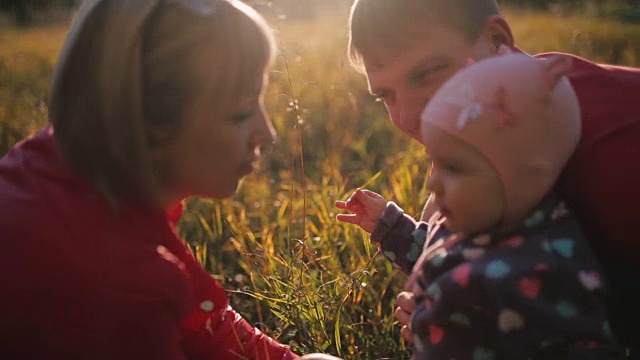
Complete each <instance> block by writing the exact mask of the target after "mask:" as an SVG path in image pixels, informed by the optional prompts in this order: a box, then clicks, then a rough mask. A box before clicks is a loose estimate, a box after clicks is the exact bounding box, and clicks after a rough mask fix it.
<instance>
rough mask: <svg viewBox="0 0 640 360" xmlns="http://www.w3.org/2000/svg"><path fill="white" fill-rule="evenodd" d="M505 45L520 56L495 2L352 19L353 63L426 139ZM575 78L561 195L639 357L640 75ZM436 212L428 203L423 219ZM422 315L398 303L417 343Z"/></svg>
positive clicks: (370, 9) (377, 12)
mask: <svg viewBox="0 0 640 360" xmlns="http://www.w3.org/2000/svg"><path fill="white" fill-rule="evenodd" d="M501 45H506V46H508V47H510V48H512V49H514V50H516V51H519V50H518V49H517V48H516V47H515V43H514V38H513V35H512V33H511V29H510V27H509V24H508V23H507V21H506V20H505V19H504V18H503V17H502V16H501V15H500V12H499V9H498V7H497V5H496V3H495V0H397V1H388V0H356V1H355V3H354V5H353V7H352V11H351V18H350V42H349V55H350V57H351V60H352V63H353V64H354V66H355V67H356V68H357V69H359V70H360V71H362V72H364V73H365V74H366V76H367V80H368V82H369V89H370V91H371V93H372V94H373V95H374V96H376V97H378V98H379V99H381V100H382V101H383V102H384V104H385V105H386V108H387V110H388V112H389V115H390V117H391V120H392V121H393V122H394V124H395V125H396V126H397V127H398V128H399V129H400V130H402V131H403V132H404V133H406V134H407V135H409V136H410V137H411V138H418V136H419V128H420V121H419V119H420V114H421V112H422V110H423V108H424V106H425V104H426V103H427V102H428V101H429V99H430V98H431V97H432V96H433V95H434V93H435V92H436V91H437V90H438V88H439V87H440V86H441V85H442V84H443V83H444V82H445V81H446V80H447V79H448V78H450V77H451V76H452V75H453V74H454V73H455V72H456V71H458V70H459V69H460V68H461V67H462V66H465V65H466V64H467V63H468V60H469V59H473V60H480V59H483V58H486V57H490V56H495V55H497V53H498V50H499V49H500V47H501ZM537 56H539V57H545V56H548V55H537ZM568 77H569V79H570V81H571V84H572V85H573V87H574V89H575V91H576V94H577V95H578V98H579V101H580V106H581V109H582V137H581V140H580V144H579V146H578V148H577V150H576V152H575V154H574V156H573V159H572V160H571V161H570V162H569V164H568V166H567V167H566V169H565V173H564V176H563V178H562V179H561V181H560V182H559V184H558V187H559V190H560V191H561V194H562V195H563V196H564V197H565V199H566V200H567V201H568V203H569V204H570V206H571V207H572V208H573V210H574V211H575V212H576V214H577V215H578V216H579V218H580V221H581V223H582V225H583V227H584V230H585V232H586V234H587V237H588V238H589V241H590V242H591V245H592V246H593V249H594V251H595V252H596V253H597V254H598V256H599V258H600V261H601V262H602V264H603V267H604V270H605V273H606V275H607V281H608V284H609V286H610V297H609V299H608V303H609V312H610V316H611V322H612V326H613V329H614V331H615V333H616V335H617V336H618V338H619V340H620V341H621V342H622V343H623V344H624V345H626V346H628V347H629V348H630V349H631V358H637V357H639V356H640V354H638V351H639V350H640V311H638V310H636V309H635V306H636V304H638V303H640V259H638V256H637V255H638V254H640V240H639V239H637V235H636V234H637V232H638V230H640V227H638V226H637V225H636V224H637V223H640V208H639V207H637V205H636V204H640V187H639V185H640V167H638V166H637V164H638V162H639V161H638V160H637V159H640V108H638V107H637V106H635V105H636V102H638V100H640V69H635V68H625V67H617V66H610V65H598V64H594V63H592V62H589V61H587V60H585V59H581V58H578V57H573V69H572V71H571V72H570V73H569V74H568ZM432 212H433V209H432V206H431V205H430V203H429V202H427V205H426V206H425V212H424V214H423V218H428V217H429V216H430V214H431V213H432ZM414 307H415V303H414V301H413V298H412V294H411V293H410V292H409V291H407V292H403V293H401V294H400V295H399V296H398V309H397V310H396V316H397V318H398V320H399V321H400V323H402V324H403V325H404V327H403V329H402V334H403V337H404V338H405V339H407V340H409V341H411V337H410V331H409V329H408V327H407V326H408V324H409V317H410V314H411V312H412V311H413V308H414Z"/></svg>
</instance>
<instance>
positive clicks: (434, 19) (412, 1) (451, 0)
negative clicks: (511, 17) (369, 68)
mask: <svg viewBox="0 0 640 360" xmlns="http://www.w3.org/2000/svg"><path fill="white" fill-rule="evenodd" d="M498 14H500V10H499V9H498V5H497V4H496V1H495V0H355V2H354V3H353V6H352V7H351V16H350V18H349V59H350V60H351V63H352V64H353V65H354V67H356V68H357V69H359V70H362V68H363V59H364V58H369V55H371V53H372V52H376V51H379V50H382V49H384V51H386V52H393V51H395V50H397V49H398V47H399V46H403V45H405V44H406V43H407V42H411V41H414V40H415V38H416V37H417V36H420V25H421V24H424V23H428V22H430V23H435V24H439V25H442V26H447V27H450V28H451V29H453V30H457V31H460V33H462V34H463V35H464V36H465V37H466V38H467V39H469V41H471V42H474V41H475V40H477V39H478V37H479V36H480V31H481V29H482V27H483V26H484V24H485V23H486V21H487V19H488V18H489V17H490V16H492V15H498Z"/></svg>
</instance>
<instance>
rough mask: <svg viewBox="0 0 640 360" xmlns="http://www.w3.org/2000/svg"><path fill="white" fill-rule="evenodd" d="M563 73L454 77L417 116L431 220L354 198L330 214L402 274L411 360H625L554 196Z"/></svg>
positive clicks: (556, 66) (556, 60)
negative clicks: (409, 309) (366, 238)
mask: <svg viewBox="0 0 640 360" xmlns="http://www.w3.org/2000/svg"><path fill="white" fill-rule="evenodd" d="M570 67H571V61H570V59H568V58H566V57H562V56H556V57H552V58H549V59H547V60H539V59H535V58H532V57H529V56H527V55H524V54H512V53H509V54H506V55H503V56H499V57H495V58H491V59H487V60H483V61H480V62H478V63H475V64H471V65H470V66H468V67H466V68H464V69H463V70H461V71H460V72H458V73H457V74H456V75H454V76H453V77H452V78H451V79H450V80H449V81H448V82H447V83H445V84H444V85H443V86H442V88H441V89H440V90H439V91H438V92H437V93H436V94H435V95H434V97H433V98H432V99H431V101H430V102H429V104H428V105H427V107H426V108H425V110H424V111H423V113H422V116H421V140H422V143H423V145H424V146H425V148H426V150H427V151H428V153H429V155H430V158H431V160H432V164H431V172H430V174H429V179H428V182H427V185H428V187H429V188H430V190H431V192H432V193H433V194H434V197H435V205H436V206H437V208H438V211H437V212H436V213H435V214H434V215H433V216H432V217H431V219H430V220H429V221H428V222H427V223H423V222H420V223H416V222H415V221H414V220H413V219H412V218H411V217H409V216H407V215H404V214H403V211H402V210H401V209H400V208H399V207H398V206H397V205H396V204H394V203H393V202H387V201H386V200H385V199H384V198H382V196H380V195H378V194H376V193H373V192H370V191H367V190H358V191H356V193H355V194H354V195H353V196H351V198H350V199H349V200H347V201H345V202H341V201H339V202H336V206H337V207H339V208H341V209H345V210H348V211H350V212H352V214H341V215H339V216H338V219H339V220H341V221H345V222H349V223H354V224H357V225H360V226H361V227H362V228H363V229H365V230H367V231H369V232H370V233H371V240H372V241H373V242H374V243H376V244H378V246H379V247H380V248H381V249H382V251H383V253H384V254H385V256H386V257H387V258H389V259H390V260H391V261H393V262H394V263H396V264H397V265H398V266H399V267H400V268H401V269H403V270H404V271H405V272H407V273H409V272H411V271H412V269H413V273H412V276H411V280H410V287H411V288H412V289H413V292H414V294H415V296H416V299H417V308H416V310H415V311H414V313H413V315H412V318H411V331H412V333H413V337H414V358H415V359H430V360H433V359H452V358H455V359H504V358H508V359H530V358H544V359H548V358H554V359H574V358H575V359H585V358H589V359H595V358H597V359H601V358H602V359H605V358H606V359H610V358H616V357H619V352H618V347H617V345H616V343H615V341H614V339H613V336H612V334H611V331H610V328H609V324H608V321H607V314H606V311H605V306H604V300H603V297H604V292H603V291H604V288H603V279H602V276H601V274H600V268H599V266H598V264H597V261H596V260H595V258H594V256H593V254H592V252H591V250H590V248H589V246H588V243H587V241H586V240H585V238H584V236H583V234H582V232H581V229H580V227H579V225H578V223H577V222H576V220H575V219H574V217H573V215H572V214H571V212H570V211H569V209H567V207H566V206H565V204H564V203H563V201H562V200H561V199H559V198H558V196H557V195H556V194H555V193H554V191H553V186H554V184H555V182H556V181H557V180H558V178H559V177H560V174H561V172H562V169H563V167H564V166H565V164H566V162H567V161H568V159H569V158H570V157H571V154H572V152H573V151H574V149H575V147H576V146H577V143H578V140H579V137H580V126H581V125H580V124H581V121H580V108H579V104H578V101H577V98H576V95H575V93H574V92H573V89H572V87H571V85H570V84H569V82H568V81H567V80H566V78H564V74H565V73H566V72H567V71H568V70H569V68H570Z"/></svg>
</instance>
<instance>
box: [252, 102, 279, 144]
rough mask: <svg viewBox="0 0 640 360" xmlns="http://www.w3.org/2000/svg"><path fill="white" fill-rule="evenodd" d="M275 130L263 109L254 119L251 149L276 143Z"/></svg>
mask: <svg viewBox="0 0 640 360" xmlns="http://www.w3.org/2000/svg"><path fill="white" fill-rule="evenodd" d="M276 138H277V135H276V130H275V128H274V127H273V123H272V122H271V119H270V118H269V114H267V112H266V111H265V110H264V109H261V110H260V114H259V115H258V116H257V118H256V125H255V127H254V130H253V134H252V142H251V146H252V147H264V146H270V145H272V144H273V143H274V142H275V141H276Z"/></svg>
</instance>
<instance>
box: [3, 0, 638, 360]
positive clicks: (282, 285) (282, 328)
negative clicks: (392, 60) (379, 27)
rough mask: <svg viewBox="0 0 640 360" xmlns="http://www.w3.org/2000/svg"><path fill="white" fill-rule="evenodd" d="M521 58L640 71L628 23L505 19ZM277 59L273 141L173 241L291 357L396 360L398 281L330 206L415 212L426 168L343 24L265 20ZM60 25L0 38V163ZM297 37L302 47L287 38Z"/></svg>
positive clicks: (28, 116) (23, 119)
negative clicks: (379, 198)
mask: <svg viewBox="0 0 640 360" xmlns="http://www.w3.org/2000/svg"><path fill="white" fill-rule="evenodd" d="M506 16H507V19H508V20H509V21H510V22H511V24H512V26H513V30H514V34H515V37H516V39H517V40H518V45H519V46H520V47H521V48H522V49H524V50H525V51H528V52H532V53H537V52H544V51H552V50H556V51H567V52H572V53H576V54H578V55H582V56H585V57H588V58H591V59H594V60H596V61H602V62H614V63H619V64H626V65H639V64H640V47H638V46H637V44H640V26H638V25H623V24H620V23H619V22H615V21H605V20H593V19H588V18H586V17H580V16H564V15H563V16H560V15H553V14H546V13H534V12H525V11H516V10H510V11H507V12H506ZM272 24H273V25H274V27H275V28H276V29H277V36H278V39H279V43H280V49H281V54H280V56H278V59H277V63H276V66H275V69H274V71H273V72H272V74H271V80H272V81H271V84H270V86H269V91H268V95H267V105H268V108H269V111H270V113H271V115H272V119H273V121H274V123H275V126H276V128H277V130H278V134H279V141H278V143H277V144H276V146H275V147H274V148H273V149H272V150H271V152H270V153H269V154H268V156H267V157H266V158H265V159H264V160H265V161H263V163H262V169H261V170H260V171H258V172H256V173H254V174H252V175H251V176H249V177H248V178H247V179H245V181H244V183H243V186H242V187H241V189H240V191H239V192H238V194H237V195H236V196H235V197H234V198H232V199H228V200H225V201H210V200H195V199H194V200H190V201H189V202H188V204H187V205H188V206H187V210H186V213H185V215H184V217H183V219H182V222H181V226H180V231H181V234H182V236H183V237H184V238H185V239H186V240H187V241H189V243H191V244H192V245H193V247H194V249H195V250H196V254H197V256H198V258H199V259H200V260H201V261H202V262H203V263H205V264H206V266H207V267H208V268H209V269H210V270H211V273H212V274H213V275H214V276H215V277H216V278H217V279H218V280H220V281H221V282H222V283H224V286H225V287H226V288H227V289H228V290H229V291H230V295H231V298H232V304H233V305H234V307H235V308H236V309H237V310H239V311H240V312H241V313H242V314H244V315H245V316H246V317H247V318H248V319H249V320H250V321H251V322H252V323H254V324H256V325H257V326H259V327H260V328H262V329H264V330H265V331H266V332H267V333H269V334H270V335H272V336H274V337H277V338H279V339H280V341H282V342H284V343H286V344H290V345H291V346H292V348H293V349H294V350H296V351H298V352H300V353H306V352H315V351H318V352H329V353H332V354H335V355H341V356H343V357H345V358H347V359H381V358H391V359H402V358H408V348H407V347H406V346H405V344H404V343H403V342H401V341H400V340H399V328H398V326H397V325H396V324H395V323H394V318H393V308H394V299H395V295H396V294H397V293H398V292H399V291H400V289H401V288H402V285H403V282H404V280H405V279H406V277H405V276H404V275H403V274H401V273H399V272H398V271H397V270H394V269H393V268H392V267H391V265H390V264H389V263H388V262H387V261H385V260H384V259H383V257H382V256H379V255H377V254H376V248H375V247H373V246H371V245H370V244H369V243H368V238H367V236H366V234H364V233H362V232H361V231H359V230H357V229H356V228H355V227H351V226H345V225H343V224H339V223H337V222H336V221H335V213H336V209H335V208H334V207H333V202H334V201H335V200H336V199H344V198H345V197H346V196H348V194H349V193H351V192H352V191H353V189H354V188H356V187H365V186H366V187H368V188H370V189H372V190H375V191H378V192H380V193H382V194H383V195H385V196H386V197H387V198H388V199H393V200H395V201H396V202H397V203H398V204H400V205H401V206H402V207H403V208H405V209H406V211H407V213H409V214H418V212H419V209H420V207H421V204H422V202H423V201H424V199H425V198H426V196H427V190H426V188H425V184H424V174H425V172H426V169H427V165H428V159H427V157H426V154H424V152H423V151H422V150H421V149H420V147H418V146H417V145H416V144H414V143H412V142H409V141H408V140H407V139H406V138H404V137H403V136H402V135H401V134H400V133H399V132H397V131H396V130H394V128H393V127H392V125H391V124H390V122H389V121H388V120H387V117H386V115H385V112H384V108H383V106H382V105H381V104H379V103H376V102H375V101H374V100H373V99H372V98H371V97H370V96H369V95H368V94H367V92H366V87H365V80H364V78H363V77H362V76H361V75H360V74H358V73H356V72H355V71H354V70H353V69H352V68H350V66H349V64H348V61H347V59H346V52H345V48H346V42H347V39H346V16H345V14H340V15H337V16H336V15H333V16H332V17H331V18H322V19H318V20H314V21H305V22H296V21H291V20H284V21H282V20H275V19H274V20H273V21H272ZM66 30H67V27H66V26H64V25H57V26H41V27H35V28H29V29H21V30H17V29H15V28H11V27H6V26H5V27H2V28H0V154H4V153H5V152H6V151H7V149H8V148H10V146H12V145H13V144H14V143H15V142H16V141H18V140H19V139H21V138H23V137H24V136H27V135H28V134H30V133H33V132H34V131H35V130H36V129H38V128H39V127H41V126H43V125H44V124H45V122H46V101H47V94H46V92H47V86H48V82H49V78H50V75H51V70H52V66H53V63H54V61H55V57H56V53H57V51H58V50H59V48H60V45H61V42H62V39H63V37H64V35H65V32H66ZM300 34H303V35H304V38H302V37H301V36H300Z"/></svg>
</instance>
